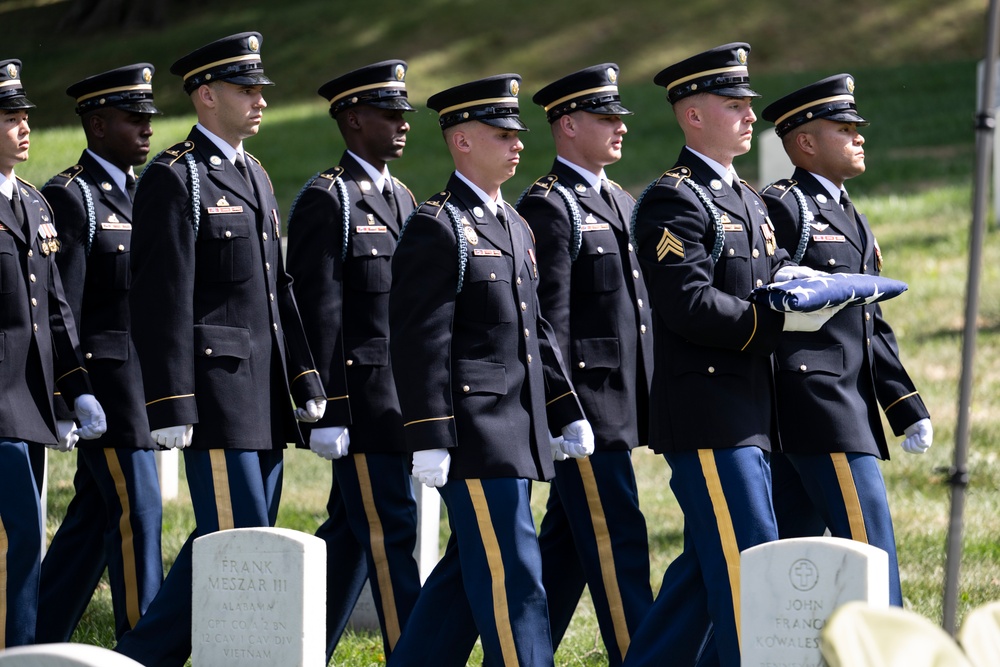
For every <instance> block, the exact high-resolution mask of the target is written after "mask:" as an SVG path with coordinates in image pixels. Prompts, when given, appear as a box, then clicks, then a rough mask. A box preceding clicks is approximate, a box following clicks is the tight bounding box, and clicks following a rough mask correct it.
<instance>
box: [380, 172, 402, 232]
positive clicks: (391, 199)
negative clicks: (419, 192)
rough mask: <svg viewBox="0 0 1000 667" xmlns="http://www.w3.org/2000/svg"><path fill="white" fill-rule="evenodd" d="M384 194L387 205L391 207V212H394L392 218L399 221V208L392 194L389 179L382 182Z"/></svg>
mask: <svg viewBox="0 0 1000 667" xmlns="http://www.w3.org/2000/svg"><path fill="white" fill-rule="evenodd" d="M382 196H383V197H384V198H385V203H386V206H388V207H389V212H390V213H392V219H393V220H395V221H396V222H399V209H398V208H396V198H395V197H394V196H393V194H392V187H390V185H389V181H388V180H387V181H386V182H385V183H383V184H382Z"/></svg>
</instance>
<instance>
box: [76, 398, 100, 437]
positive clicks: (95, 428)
mask: <svg viewBox="0 0 1000 667" xmlns="http://www.w3.org/2000/svg"><path fill="white" fill-rule="evenodd" d="M73 410H74V412H76V420H77V421H78V422H80V428H79V429H77V433H79V434H80V437H81V438H83V439H84V440H93V439H95V438H100V437H101V436H102V435H104V432H105V431H107V430H108V421H107V418H106V417H105V416H104V408H102V407H101V404H100V403H98V402H97V399H96V398H94V395H93V394H80V395H79V396H77V397H76V401H75V402H74V403H73Z"/></svg>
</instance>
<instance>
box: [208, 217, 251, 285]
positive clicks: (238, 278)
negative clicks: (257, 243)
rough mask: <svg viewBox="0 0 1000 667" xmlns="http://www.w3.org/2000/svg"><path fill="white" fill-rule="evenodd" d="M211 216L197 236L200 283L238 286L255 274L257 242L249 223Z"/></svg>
mask: <svg viewBox="0 0 1000 667" xmlns="http://www.w3.org/2000/svg"><path fill="white" fill-rule="evenodd" d="M214 218H215V219H213V216H209V221H208V223H209V224H207V225H206V224H204V218H202V228H201V231H200V232H199V234H198V243H197V250H196V254H197V261H198V266H197V269H196V271H197V272H198V275H197V279H198V280H202V281H205V282H210V283H239V282H243V281H245V280H249V279H250V276H251V275H252V272H253V247H252V245H251V244H252V243H254V239H253V238H252V236H251V234H250V223H249V221H247V220H246V219H243V218H238V217H235V216H233V217H228V218H227V216H224V215H219V216H214Z"/></svg>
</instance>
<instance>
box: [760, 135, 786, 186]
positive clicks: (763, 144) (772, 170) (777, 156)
mask: <svg viewBox="0 0 1000 667" xmlns="http://www.w3.org/2000/svg"><path fill="white" fill-rule="evenodd" d="M754 143H756V144H757V174H758V175H757V179H758V180H759V181H760V183H759V185H758V188H757V190H763V189H764V187H765V186H767V185H770V184H771V183H774V182H775V181H777V180H778V179H780V178H791V176H792V172H793V171H795V165H793V164H792V161H791V160H790V159H788V154H787V153H785V148H784V147H783V146H782V145H781V139H780V138H779V137H778V135H777V134H775V132H774V129H773V128H768V129H766V130H761V131H760V132H759V133H757V135H756V136H755V137H754Z"/></svg>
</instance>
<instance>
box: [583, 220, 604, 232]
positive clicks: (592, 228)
mask: <svg viewBox="0 0 1000 667" xmlns="http://www.w3.org/2000/svg"><path fill="white" fill-rule="evenodd" d="M609 229H611V225H609V224H608V223H606V222H592V223H589V224H586V225H580V231H581V232H606V231H608V230H609Z"/></svg>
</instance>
